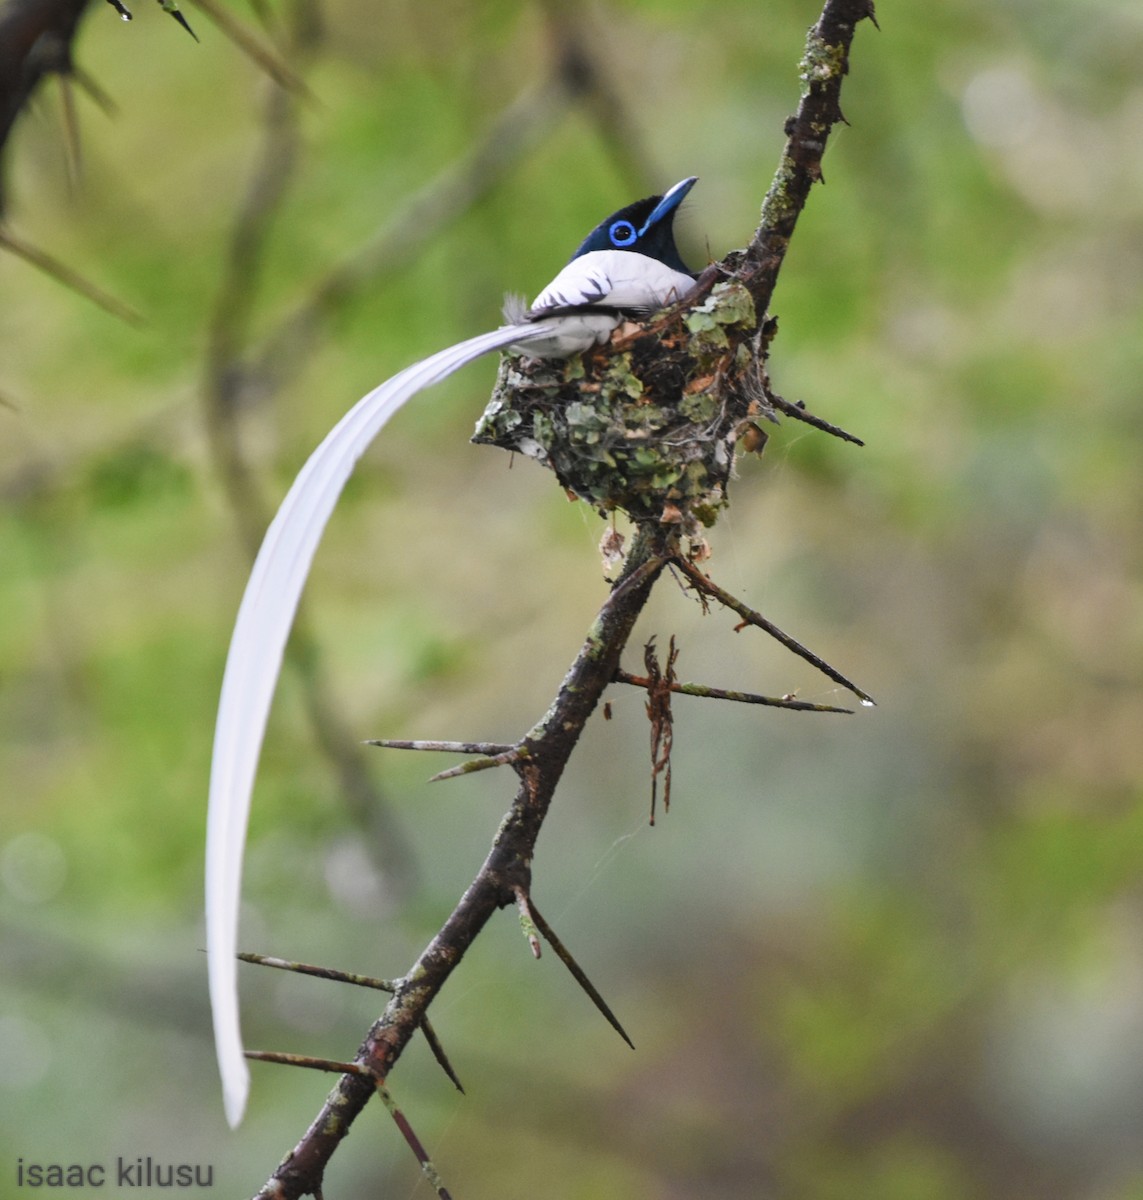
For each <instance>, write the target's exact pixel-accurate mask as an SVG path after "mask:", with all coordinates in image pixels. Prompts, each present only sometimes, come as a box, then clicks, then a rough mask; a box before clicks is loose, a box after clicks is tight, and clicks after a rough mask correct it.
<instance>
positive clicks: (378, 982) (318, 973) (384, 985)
mask: <svg viewBox="0 0 1143 1200" xmlns="http://www.w3.org/2000/svg"><path fill="white" fill-rule="evenodd" d="M237 957H238V958H239V959H240V960H241V961H242V962H246V963H253V964H254V965H255V966H258V967H275V968H277V969H278V970H279V971H295V972H296V973H297V974H299V975H312V976H314V977H315V978H317V979H329V980H332V981H333V982H334V983H351V984H353V985H354V986H355V987H366V988H373V989H375V990H376V991H379V992H395V991H396V990H397V985H396V984H394V983H391V982H390V981H389V980H387V979H375V978H373V977H372V976H371V975H352V974H350V973H349V972H348V971H337V970H334V968H333V967H315V966H313V965H312V964H310V963H302V962H291V961H290V960H289V959H285V958H274V957H272V956H270V955H268V954H252V953H250V952H249V951H246V950H243V951H241V952H240V953H239V954H238V956H237Z"/></svg>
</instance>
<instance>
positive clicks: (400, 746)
mask: <svg viewBox="0 0 1143 1200" xmlns="http://www.w3.org/2000/svg"><path fill="white" fill-rule="evenodd" d="M364 745H366V746H381V747H382V748H383V749H385V750H429V751H440V752H442V753H444V754H507V753H508V751H509V750H515V749H516V747H515V746H509V745H506V744H505V743H503V742H432V741H416V742H407V741H400V740H398V739H396V738H367V739H366V740H365V742H364Z"/></svg>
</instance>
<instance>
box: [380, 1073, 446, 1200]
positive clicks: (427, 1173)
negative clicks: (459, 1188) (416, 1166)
mask: <svg viewBox="0 0 1143 1200" xmlns="http://www.w3.org/2000/svg"><path fill="white" fill-rule="evenodd" d="M376 1087H377V1094H378V1095H379V1096H380V1097H381V1102H382V1103H383V1104H384V1105H385V1108H386V1109H387V1110H388V1112H389V1115H390V1116H391V1117H392V1118H393V1123H394V1124H395V1125H396V1126H397V1128H398V1129H399V1130H400V1131H401V1136H402V1137H403V1138H404V1139H405V1141H406V1142H407V1143H408V1144H409V1149H410V1150H412V1152H413V1153H414V1154H415V1155H416V1158H417V1162H419V1163H420V1164H421V1173H422V1174H423V1175H424V1177H425V1178H426V1179H427V1180H428V1181H429V1183H430V1184H431V1185H432V1188H433V1190H434V1191H435V1192H436V1194H437V1195H438V1196H439V1197H440V1200H451V1197H450V1196H449V1193H448V1189H447V1188H446V1187H445V1185H444V1181H443V1180H442V1179H441V1177H440V1172H439V1171H438V1170H437V1169H436V1167H435V1166H434V1165H433V1160H432V1159H431V1158H429V1154H428V1151H427V1150H426V1149H425V1148H424V1146H423V1145H422V1144H421V1139H420V1138H419V1137H417V1135H416V1134H415V1133H414V1132H413V1127H412V1125H410V1124H409V1118H408V1117H406V1116H405V1114H404V1113H403V1112H402V1111H401V1110H400V1109H399V1108H398V1107H397V1104H396V1101H394V1099H393V1097H392V1095H391V1094H390V1092H389V1089H388V1088H387V1087H386V1086H385V1085H384V1084H383V1083H382V1082H381V1080H380V1079H378V1080H377V1084H376Z"/></svg>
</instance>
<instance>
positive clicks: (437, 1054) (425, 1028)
mask: <svg viewBox="0 0 1143 1200" xmlns="http://www.w3.org/2000/svg"><path fill="white" fill-rule="evenodd" d="M421 1032H422V1033H423V1034H424V1035H425V1041H426V1042H428V1044H429V1049H430V1050H431V1051H432V1052H433V1058H435V1059H436V1060H437V1064H438V1065H439V1066H440V1068H441V1070H442V1071H444V1073H445V1074H446V1075H447V1076H448V1077H449V1079H451V1080H452V1083H453V1086H454V1087H455V1088H456V1090H457V1091H458V1092H460V1094H461V1095H462V1096H463V1095H466V1093H465V1090H464V1085H463V1084H462V1083H461V1082H460V1077H459V1076H458V1075H457V1073H456V1072H455V1071H454V1070H453V1066H452V1063H450V1062H449V1060H448V1055H447V1054H445V1050H444V1046H442V1045H441V1042H440V1038H438V1037H437V1032H436V1030H435V1029H434V1028H433V1027H432V1026H431V1025H430V1024H429V1019H428V1017H422V1018H421Z"/></svg>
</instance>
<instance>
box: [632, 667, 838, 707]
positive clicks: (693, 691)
mask: <svg viewBox="0 0 1143 1200" xmlns="http://www.w3.org/2000/svg"><path fill="white" fill-rule="evenodd" d="M615 682H616V683H629V684H630V685H631V686H632V687H637V688H644V689H646V688H648V687H650V686H651V684H652V680H651V679H649V678H648V677H647V676H645V675H632V674H631V673H630V672H629V671H616V672H615ZM670 688H671V691H672V692H676V693H678V694H679V695H681V696H701V697H702V698H704V699H706V700H733V701H735V702H737V703H738V704H762V705H766V706H767V707H769V708H788V709H791V710H792V711H793V712H821V713H845V714H847V715H848V716H852V715H853V709H851V708H837V707H835V706H834V705H832V704H813V703H811V702H810V701H809V700H797V699H794V698H793V697H792V696H760V695H758V694H756V693H755V692H735V691H729V690H727V689H726V688H717V687H710V686H709V685H708V684H705V683H678V682H677V681H676V682H675V683H672V684H671V685H670Z"/></svg>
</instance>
